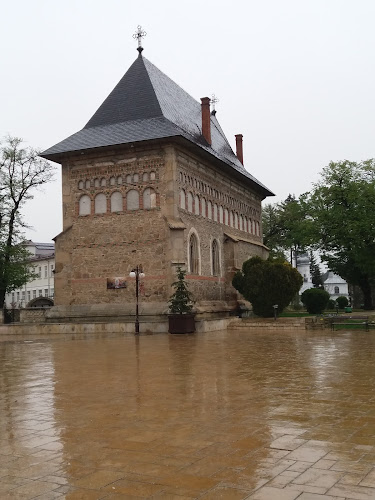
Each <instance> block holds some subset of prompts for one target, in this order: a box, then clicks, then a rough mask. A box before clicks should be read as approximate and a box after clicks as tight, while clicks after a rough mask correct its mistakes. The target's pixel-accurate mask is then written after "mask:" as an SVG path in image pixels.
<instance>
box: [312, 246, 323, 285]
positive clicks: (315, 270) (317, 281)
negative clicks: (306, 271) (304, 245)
mask: <svg viewBox="0 0 375 500" xmlns="http://www.w3.org/2000/svg"><path fill="white" fill-rule="evenodd" d="M310 274H311V281H312V284H313V285H314V288H322V287H323V277H322V273H321V271H320V266H319V264H318V263H317V262H316V257H315V255H314V253H313V252H312V251H310Z"/></svg>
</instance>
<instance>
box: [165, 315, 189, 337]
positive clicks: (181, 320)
mask: <svg viewBox="0 0 375 500" xmlns="http://www.w3.org/2000/svg"><path fill="white" fill-rule="evenodd" d="M168 323H169V328H168V332H169V333H194V332H195V314H170V315H168Z"/></svg>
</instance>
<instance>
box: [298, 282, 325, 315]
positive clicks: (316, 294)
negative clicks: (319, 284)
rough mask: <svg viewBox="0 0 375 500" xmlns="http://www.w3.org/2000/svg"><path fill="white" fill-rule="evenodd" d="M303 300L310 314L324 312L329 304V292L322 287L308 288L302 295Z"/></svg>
mask: <svg viewBox="0 0 375 500" xmlns="http://www.w3.org/2000/svg"><path fill="white" fill-rule="evenodd" d="M301 300H302V303H303V304H304V306H305V307H306V309H307V312H308V313H309V314H322V312H323V311H324V309H326V307H327V306H328V302H329V293H328V292H327V291H326V290H322V289H321V288H308V289H307V290H305V291H304V292H303V294H302V295H301Z"/></svg>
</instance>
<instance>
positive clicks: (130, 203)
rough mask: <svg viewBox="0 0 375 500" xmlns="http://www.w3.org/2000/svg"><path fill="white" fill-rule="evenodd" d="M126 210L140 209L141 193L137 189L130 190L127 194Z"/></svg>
mask: <svg viewBox="0 0 375 500" xmlns="http://www.w3.org/2000/svg"><path fill="white" fill-rule="evenodd" d="M126 208H127V210H138V209H139V192H138V191H137V190H136V189H130V191H128V192H127V193H126Z"/></svg>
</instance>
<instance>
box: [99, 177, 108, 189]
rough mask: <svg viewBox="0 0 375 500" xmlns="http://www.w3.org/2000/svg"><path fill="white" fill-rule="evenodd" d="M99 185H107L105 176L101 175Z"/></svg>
mask: <svg viewBox="0 0 375 500" xmlns="http://www.w3.org/2000/svg"><path fill="white" fill-rule="evenodd" d="M100 185H101V186H102V187H105V186H106V185H107V179H106V178H105V177H102V178H101V179H100Z"/></svg>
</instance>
